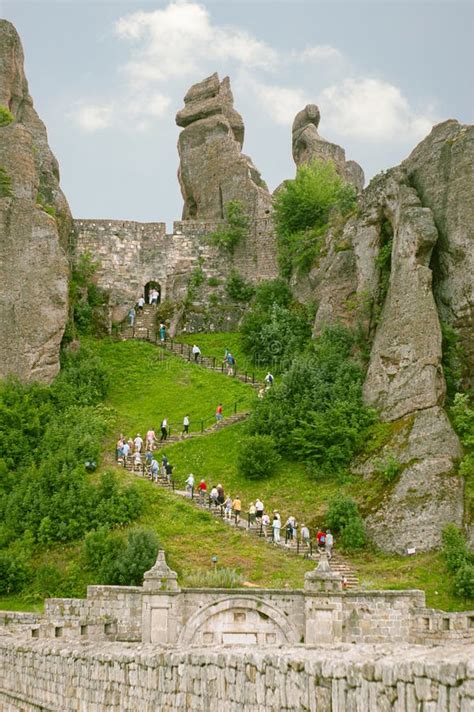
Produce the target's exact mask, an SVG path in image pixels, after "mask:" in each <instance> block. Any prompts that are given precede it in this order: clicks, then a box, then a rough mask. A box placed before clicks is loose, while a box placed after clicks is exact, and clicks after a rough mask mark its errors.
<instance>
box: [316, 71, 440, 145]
mask: <svg viewBox="0 0 474 712" xmlns="http://www.w3.org/2000/svg"><path fill="white" fill-rule="evenodd" d="M319 106H320V108H321V115H322V117H323V119H324V126H325V127H326V126H327V127H328V128H330V129H332V130H333V131H335V132H337V133H338V134H341V135H345V136H351V137H354V138H358V139H363V140H369V141H382V140H393V139H395V140H400V141H404V140H406V139H407V138H408V139H410V140H412V139H418V138H421V137H422V136H424V135H425V134H426V133H428V131H429V130H430V128H431V126H432V125H433V121H432V120H431V119H430V118H429V117H428V116H425V115H423V114H419V113H417V112H416V111H415V110H414V109H413V107H411V106H410V104H409V102H408V100H407V99H406V98H405V97H404V96H403V94H402V92H401V91H400V89H399V88H398V87H396V86H394V85H393V84H389V83H388V82H384V81H381V80H380V79H369V78H359V79H345V80H344V81H342V82H341V83H339V84H337V85H332V86H329V87H326V89H324V90H323V91H322V92H321V95H320V100H319Z"/></svg>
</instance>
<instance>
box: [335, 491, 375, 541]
mask: <svg viewBox="0 0 474 712" xmlns="http://www.w3.org/2000/svg"><path fill="white" fill-rule="evenodd" d="M326 524H327V526H328V527H329V528H330V529H332V530H333V531H335V532H339V534H340V540H341V545H342V547H343V549H362V548H364V546H365V545H366V544H367V535H366V532H365V526H364V522H363V519H362V517H361V516H360V513H359V508H358V506H357V503H356V502H355V501H354V500H353V499H352V498H351V497H344V496H339V497H335V498H334V499H332V500H331V502H330V503H329V509H328V511H327V514H326Z"/></svg>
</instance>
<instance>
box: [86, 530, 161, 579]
mask: <svg viewBox="0 0 474 712" xmlns="http://www.w3.org/2000/svg"><path fill="white" fill-rule="evenodd" d="M158 547H159V543H158V538H157V536H156V534H155V533H154V532H152V531H149V530H147V529H137V530H135V531H132V532H130V533H129V535H128V539H127V542H126V543H124V542H123V540H122V539H120V538H118V537H117V536H114V535H113V534H111V533H110V532H109V530H108V529H107V528H105V527H102V528H100V529H98V530H97V531H95V532H91V533H90V534H89V535H88V536H87V537H86V540H85V543H84V556H85V560H86V563H87V566H88V567H89V568H90V569H92V570H93V571H94V572H95V573H96V575H97V577H98V579H99V580H100V582H101V583H103V584H111V585H120V586H140V585H141V584H142V582H143V574H144V573H145V571H147V570H148V569H150V568H151V567H152V566H153V564H154V563H155V560H156V555H157V553H158Z"/></svg>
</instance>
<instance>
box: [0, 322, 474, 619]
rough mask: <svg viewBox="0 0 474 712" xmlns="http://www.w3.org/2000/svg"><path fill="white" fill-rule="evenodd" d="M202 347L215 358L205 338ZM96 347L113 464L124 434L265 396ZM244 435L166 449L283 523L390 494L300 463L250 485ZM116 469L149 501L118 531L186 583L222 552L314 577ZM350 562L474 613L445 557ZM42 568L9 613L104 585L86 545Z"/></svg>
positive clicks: (256, 575)
mask: <svg viewBox="0 0 474 712" xmlns="http://www.w3.org/2000/svg"><path fill="white" fill-rule="evenodd" d="M205 336H206V339H207V341H208V344H209V347H210V348H211V347H212V348H214V349H215V350H216V352H217V351H218V350H220V349H221V347H222V343H221V341H222V339H223V337H222V335H217V336H216V337H215V338H214V336H215V335H205ZM234 338H235V337H234ZM190 340H191V341H192V339H190ZM225 341H226V342H227V343H225V344H224V348H225V346H228V348H230V349H232V348H233V346H232V339H231V338H230V337H229V335H225ZM199 343H200V345H201V348H202V349H203V352H205V349H204V348H203V343H204V342H203V340H200V341H199ZM91 346H92V348H93V350H94V351H95V352H96V353H97V354H99V355H100V357H101V359H102V360H103V361H104V362H105V363H106V365H107V367H108V370H109V373H110V389H109V394H108V396H107V399H106V403H105V404H106V405H107V406H109V407H111V408H113V410H114V418H113V421H114V424H113V426H112V427H110V429H109V432H108V435H107V437H106V439H105V441H104V454H105V453H107V455H108V457H107V460H108V461H110V459H111V455H112V454H113V443H114V441H115V438H116V436H117V434H118V432H119V431H122V432H124V433H126V434H127V435H132V434H134V433H135V432H136V431H140V432H142V434H143V431H145V430H146V429H148V427H149V426H150V425H153V426H154V427H155V429H158V427H159V422H160V420H161V418H162V417H163V416H166V417H168V419H169V420H170V421H171V422H172V423H176V425H177V426H180V425H181V422H182V417H183V415H184V414H186V413H188V414H189V415H190V417H191V422H192V428H191V430H193V429H199V426H200V421H201V419H207V420H208V421H209V422H213V421H214V411H215V407H216V404H217V403H218V402H220V401H222V403H223V404H224V411H225V412H226V410H227V412H229V411H230V410H231V409H232V407H233V404H234V403H235V402H237V408H238V410H246V409H248V408H249V406H250V405H251V403H252V401H253V399H254V398H255V392H254V390H253V389H252V388H251V387H250V386H247V385H245V384H243V383H240V382H239V381H235V380H233V379H231V378H228V377H226V376H223V375H220V374H216V373H212V372H210V371H206V370H204V369H202V368H200V367H199V366H195V365H194V364H189V363H186V362H185V361H183V360H181V359H179V358H178V357H173V356H170V355H168V354H163V353H162V352H161V351H160V350H159V349H157V348H156V347H154V346H152V345H150V344H146V343H142V342H130V341H128V342H121V343H120V342H119V343H117V342H112V341H110V340H104V341H101V342H94V343H92V344H91ZM244 432H245V424H238V425H234V426H231V427H228V428H225V429H223V430H221V431H220V432H217V433H215V434H212V435H208V436H205V437H203V438H195V439H189V440H187V441H183V442H180V443H177V444H174V445H170V446H168V447H167V449H166V452H167V454H168V456H169V458H170V460H171V462H172V463H173V464H174V465H175V468H176V469H175V473H176V479H177V482H178V484H184V480H185V478H186V476H187V474H188V473H189V472H193V473H194V474H195V476H196V477H198V478H199V477H204V478H205V479H206V481H207V482H208V484H211V485H212V484H217V483H218V482H221V483H222V484H223V485H224V488H225V490H226V492H230V493H231V494H232V495H235V494H239V495H240V496H241V498H242V500H243V505H244V509H246V508H247V507H248V505H249V503H250V501H252V500H255V498H256V497H257V496H260V497H261V498H262V499H263V501H264V503H265V506H266V509H267V510H271V509H278V510H279V511H280V512H281V514H282V517H286V516H288V515H289V514H294V515H295V516H296V518H297V519H298V520H299V522H302V521H303V520H305V521H306V523H307V524H308V525H310V526H313V527H316V526H318V525H320V524H324V515H325V512H326V510H327V506H328V501H329V500H330V499H331V498H333V497H335V496H338V495H339V494H349V495H351V496H353V497H355V498H356V499H357V500H358V501H359V502H361V503H362V502H364V501H365V502H368V501H370V500H371V498H372V499H373V497H374V496H379V495H380V493H379V492H375V494H374V490H373V488H374V485H373V483H372V484H369V483H366V482H364V481H363V480H362V481H361V480H358V479H357V480H356V479H350V478H348V479H346V480H344V481H341V479H338V478H335V477H334V478H331V477H324V478H318V479H315V478H314V476H312V475H311V473H310V472H309V471H308V470H307V469H306V468H305V466H304V465H302V464H300V463H296V462H293V461H291V460H290V459H283V460H282V461H281V462H280V464H279V466H278V468H277V470H276V472H275V473H274V474H273V475H272V476H271V477H270V478H269V479H267V480H265V481H260V482H256V481H253V480H250V479H247V478H246V477H243V476H242V475H240V474H239V473H238V471H237V466H236V459H237V450H238V445H239V441H240V440H241V438H242V435H243V434H244ZM101 469H104V467H102V468H101ZM114 469H115V471H116V474H117V477H118V478H119V480H120V483H121V484H127V483H130V482H132V481H134V482H135V483H136V487H138V488H139V490H140V491H141V492H142V493H143V496H144V501H145V506H144V509H143V511H142V513H141V515H140V517H139V518H138V519H137V520H136V521H134V522H133V524H132V525H129V526H124V527H122V528H121V529H120V530H118V532H119V533H118V535H119V536H123V537H125V536H126V535H127V533H128V532H129V531H130V530H133V529H136V528H137V527H145V528H147V529H149V530H152V531H154V532H156V534H157V535H158V538H159V541H160V544H161V546H163V547H164V548H165V549H166V552H167V557H168V560H169V563H170V565H171V566H172V567H173V568H174V569H176V570H177V571H178V574H179V575H180V580H181V581H183V580H185V578H186V576H188V575H189V574H192V573H193V572H195V571H196V570H199V569H210V568H211V557H212V556H213V555H217V556H218V566H220V567H221V566H222V567H227V568H235V569H237V570H238V571H239V572H241V573H242V575H243V577H244V578H245V580H247V581H249V582H250V583H253V584H258V585H261V586H267V587H285V586H288V587H301V586H302V585H303V580H304V573H305V571H307V570H309V569H311V568H312V567H313V566H314V564H313V563H309V562H307V561H305V560H304V559H302V558H297V557H295V556H292V555H291V554H288V553H286V552H285V551H282V550H280V549H277V548H274V547H272V546H270V545H267V544H265V543H264V542H261V541H258V540H257V539H254V538H251V537H249V536H248V535H246V534H245V532H238V531H234V530H232V529H230V528H229V527H228V526H226V525H225V524H223V523H222V522H220V521H218V520H217V521H216V520H215V519H214V518H213V517H212V516H211V515H209V514H208V513H207V512H203V511H199V510H197V509H196V508H194V507H193V505H192V504H191V503H190V502H188V501H186V500H184V499H182V498H180V497H179V496H178V495H173V494H172V493H171V492H168V491H165V490H163V489H161V488H159V487H156V486H153V485H152V484H151V483H150V482H149V481H148V480H147V481H145V480H142V479H140V478H138V477H135V476H134V475H132V474H130V473H128V472H126V471H124V470H123V469H122V468H114ZM99 474H100V473H96V474H94V475H93V476H92V478H97V477H98V476H99ZM349 558H350V559H351V561H352V562H353V564H354V565H355V566H356V568H357V571H358V574H359V578H360V581H361V585H362V586H363V587H367V588H422V589H424V590H425V591H426V593H427V602H428V604H429V605H431V606H434V607H438V608H443V609H445V610H460V609H469V608H472V607H473V602H472V601H462V600H459V599H456V598H454V597H453V596H452V595H451V594H450V592H449V578H448V576H447V574H446V570H445V566H444V562H443V561H442V558H441V555H440V554H439V553H431V554H420V555H417V556H413V557H410V558H406V557H397V556H388V555H385V554H381V553H379V552H376V551H372V550H370V549H368V550H364V551H362V552H361V553H358V554H351V555H350V557H349ZM32 566H33V568H34V569H35V570H40V569H41V570H42V572H43V573H42V576H43V579H44V580H42V581H41V582H40V583H38V582H36V583H35V585H34V586H32V587H30V588H29V589H28V590H27V591H26V593H24V594H19V595H15V596H12V595H10V596H5V597H4V598H0V608H4V609H13V610H14V609H35V608H36V609H37V608H38V606H39V605H40V602H41V600H42V598H43V596H47V595H60V596H69V595H85V590H86V585H87V584H91V583H99V582H100V581H98V580H97V579H95V578H94V576H93V574H92V573H91V572H90V571H88V570H87V568H86V567H85V565H84V558H83V541H75V542H71V543H67V544H51V545H49V546H48V545H45V544H36V545H35V547H34V548H33V552H32ZM48 567H51V569H49V568H48ZM48 572H49V574H48Z"/></svg>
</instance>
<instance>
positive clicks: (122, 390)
mask: <svg viewBox="0 0 474 712" xmlns="http://www.w3.org/2000/svg"><path fill="white" fill-rule="evenodd" d="M94 349H95V350H96V351H97V353H98V354H99V355H100V357H101V358H102V359H103V360H104V362H105V363H106V364H107V367H108V369H109V371H110V377H111V386H110V391H109V395H108V397H107V401H106V404H107V405H108V406H110V407H112V408H113V409H114V410H115V412H116V414H117V423H116V429H117V433H118V431H121V432H123V433H124V434H125V435H127V436H132V437H134V436H135V435H136V433H137V432H140V433H141V434H142V436H144V434H145V432H146V431H147V430H148V429H149V428H150V426H151V427H153V428H154V429H155V431H156V432H157V433H158V432H159V426H160V422H161V420H162V419H163V418H164V417H166V418H167V419H168V422H169V424H170V425H171V428H172V432H173V431H174V432H176V431H177V430H178V431H179V432H181V430H182V423H183V417H184V416H185V415H189V417H190V420H191V427H190V431H191V432H193V431H198V430H200V429H201V421H204V425H205V426H209V425H210V424H212V423H213V422H215V411H216V407H217V405H218V403H222V404H223V406H224V416H226V415H232V413H233V412H234V408H235V407H236V408H237V412H242V411H245V410H248V409H249V407H250V405H251V403H252V401H253V400H254V398H255V397H256V396H255V391H254V389H253V388H252V387H251V386H249V385H246V384H244V383H242V382H241V381H238V380H236V379H232V378H227V377H224V376H222V375H221V374H219V373H213V372H212V371H209V370H206V369H204V368H201V367H199V366H196V365H195V364H192V363H188V362H186V361H184V360H182V359H180V358H179V357H176V356H172V355H170V354H168V353H166V352H163V351H162V350H161V349H159V348H157V347H156V346H153V345H152V344H148V343H146V342H142V341H122V342H114V341H112V340H104V341H98V342H94Z"/></svg>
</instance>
